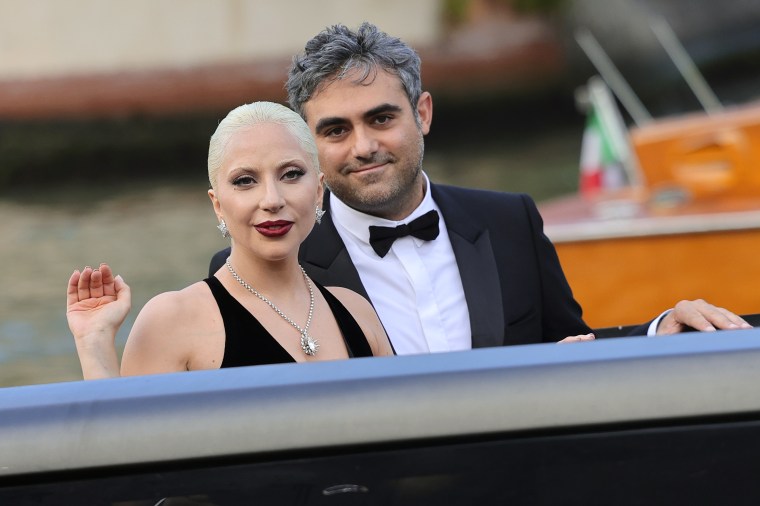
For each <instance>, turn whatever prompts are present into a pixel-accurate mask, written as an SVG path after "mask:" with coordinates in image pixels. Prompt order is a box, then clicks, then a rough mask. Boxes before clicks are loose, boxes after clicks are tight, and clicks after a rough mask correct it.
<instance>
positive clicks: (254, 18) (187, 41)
mask: <svg viewBox="0 0 760 506" xmlns="http://www.w3.org/2000/svg"><path fill="white" fill-rule="evenodd" d="M441 5H442V2H440V1H439V0H414V1H407V0H349V1H346V0H319V1H311V0H278V1H269V0H65V1H60V0H3V2H2V3H0V80H3V79H5V80H7V79H30V78H32V79H34V78H46V77H57V76H63V75H71V74H91V73H113V72H122V71H135V70H150V69H156V68H164V69H165V68H187V67H195V66H199V65H206V64H217V63H237V62H241V61H247V60H251V59H262V58H273V57H275V58H276V57H283V56H290V55H292V54H295V53H296V52H297V51H299V50H300V49H302V48H303V43H304V41H305V40H307V39H308V37H310V36H311V35H314V34H316V33H317V32H318V31H319V30H321V29H322V28H324V27H325V26H327V25H329V24H334V23H338V22H341V23H345V24H347V25H349V26H352V27H354V26H358V25H359V24H360V23H361V22H362V21H364V20H367V21H372V22H373V23H375V24H377V25H378V26H380V27H381V28H383V29H384V30H385V31H387V32H389V33H392V34H394V35H396V36H399V37H401V38H402V39H404V40H406V41H407V42H409V43H410V44H412V45H429V44H431V43H433V41H434V40H435V39H436V37H438V35H439V29H440V26H441V23H440V9H441Z"/></svg>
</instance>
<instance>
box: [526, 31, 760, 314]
mask: <svg viewBox="0 0 760 506" xmlns="http://www.w3.org/2000/svg"><path fill="white" fill-rule="evenodd" d="M653 29H655V30H656V32H655V33H658V32H661V33H660V35H659V36H658V38H660V40H661V42H663V45H664V46H665V47H666V48H669V50H668V53H669V54H670V55H671V56H672V57H673V58H674V61H676V62H680V63H677V65H678V66H679V69H682V72H683V73H684V76H687V77H688V80H689V81H690V82H689V84H690V86H691V87H692V89H693V90H694V92H695V94H697V96H698V98H699V99H700V102H702V104H703V105H704V108H705V110H704V111H700V112H695V113H689V114H683V115H680V116H675V117H666V118H659V119H653V118H651V116H649V115H648V113H647V111H646V110H645V109H643V107H642V106H641V104H640V102H638V101H637V99H636V97H635V95H634V94H633V93H632V92H631V91H630V89H629V88H627V86H626V85H625V83H624V81H622V79H621V77H620V75H619V73H617V72H616V69H615V68H614V66H612V65H611V62H609V61H607V60H606V59H605V58H604V54H603V52H601V49H600V47H599V46H598V44H597V43H596V42H595V40H594V39H593V38H590V34H588V33H586V32H581V35H579V37H578V39H579V42H580V43H581V45H582V46H583V47H584V50H586V53H587V54H588V55H589V57H590V58H591V59H592V61H593V62H594V64H595V66H596V67H597V69H599V70H600V76H594V77H592V78H591V79H590V80H589V82H588V85H587V86H586V88H585V90H584V91H585V93H584V95H583V96H582V98H581V101H582V102H585V104H586V106H587V109H588V110H589V114H594V115H596V117H595V121H596V122H597V125H601V127H602V132H603V134H604V135H606V136H607V138H606V139H605V140H604V142H606V143H607V144H608V145H607V149H608V150H611V151H614V152H615V154H616V156H615V157H614V158H615V161H614V163H612V164H609V165H608V166H606V167H601V168H600V170H599V171H597V172H595V173H594V172H593V171H592V172H591V176H590V177H589V176H588V174H586V175H585V176H582V179H581V185H580V186H581V189H583V190H585V191H582V192H579V193H578V194H576V195H570V196H565V197H560V198H557V199H553V200H550V201H547V202H543V203H541V205H540V211H541V214H542V216H543V218H544V225H545V229H544V230H545V233H546V235H547V236H548V237H549V238H550V239H551V241H552V242H553V243H554V245H555V247H556V250H557V254H558V256H559V258H560V262H561V264H562V267H563V270H564V272H565V275H566V276H567V279H568V281H569V283H570V286H571V287H572V289H573V293H574V295H575V297H576V299H577V300H578V301H579V303H580V304H581V305H582V307H583V308H584V318H585V319H586V321H587V322H588V323H589V325H590V326H591V327H611V326H620V325H630V324H634V323H637V322H639V323H640V322H643V321H647V320H649V319H651V318H652V317H654V316H656V315H657V314H659V312H660V311H662V310H663V309H666V308H669V307H672V306H673V305H674V304H675V303H676V302H677V301H679V300H682V299H688V300H693V299H698V298H702V299H705V300H707V301H709V302H710V303H712V304H715V305H716V306H719V307H725V308H727V309H729V310H731V311H732V312H734V313H737V314H742V313H756V312H757V311H758V308H759V307H760V297H759V296H758V295H757V294H756V292H755V287H756V286H757V283H758V282H760V262H757V260H756V256H755V255H756V253H755V252H756V251H757V250H758V249H760V102H751V103H746V104H742V105H739V106H734V107H723V106H722V105H721V104H720V103H719V101H718V100H717V98H716V97H714V95H713V94H712V93H711V91H710V90H709V87H707V85H706V83H704V82H703V81H702V80H700V78H701V76H699V75H698V73H696V70H695V68H693V67H690V66H689V60H688V58H687V55H684V52H683V50H682V48H681V47H680V46H679V45H678V44H677V41H676V40H675V39H674V37H673V36H672V34H669V32H668V31H667V25H663V24H661V23H660V24H656V25H653ZM613 92H614V93H613ZM615 98H618V99H619V101H620V102H621V103H622V104H623V106H624V107H625V108H626V109H627V110H628V112H630V113H631V114H630V115H631V117H633V119H634V122H635V124H634V125H632V126H631V127H627V126H626V125H625V124H624V122H623V120H622V117H621V114H620V112H619V110H618V109H617V102H616V101H615ZM585 142H586V141H585V140H584V143H585ZM597 142H599V140H598V139H597ZM598 168H599V167H598ZM581 170H582V174H583V168H582V169H581ZM583 177H586V179H585V180H584V179H583ZM603 177H607V183H609V182H610V181H612V184H605V181H602V178H603ZM584 185H585V187H584ZM595 185H596V187H594V186H595Z"/></svg>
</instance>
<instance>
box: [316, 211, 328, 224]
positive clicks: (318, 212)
mask: <svg viewBox="0 0 760 506" xmlns="http://www.w3.org/2000/svg"><path fill="white" fill-rule="evenodd" d="M326 212H327V211H323V210H322V209H320V208H319V206H317V225H319V224H321V223H322V216H324V215H325V213H326Z"/></svg>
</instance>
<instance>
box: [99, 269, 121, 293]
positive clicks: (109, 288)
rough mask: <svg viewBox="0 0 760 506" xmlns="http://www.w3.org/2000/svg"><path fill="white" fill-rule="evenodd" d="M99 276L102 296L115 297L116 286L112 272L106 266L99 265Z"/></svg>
mask: <svg viewBox="0 0 760 506" xmlns="http://www.w3.org/2000/svg"><path fill="white" fill-rule="evenodd" d="M99 270H100V274H101V276H102V280H103V294H104V295H116V291H117V290H116V285H115V280H114V277H113V271H112V270H111V267H109V266H108V264H105V263H104V264H100V269H99Z"/></svg>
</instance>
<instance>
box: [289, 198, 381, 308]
mask: <svg viewBox="0 0 760 506" xmlns="http://www.w3.org/2000/svg"><path fill="white" fill-rule="evenodd" d="M323 202H324V206H323V208H324V210H325V211H326V213H325V215H324V216H323V217H322V223H321V224H319V225H314V229H313V230H312V231H311V233H310V234H309V236H308V237H307V238H306V240H305V241H304V242H303V243H302V244H301V248H300V250H299V252H298V257H299V260H300V261H301V265H303V268H304V269H305V270H306V273H307V274H308V275H309V276H310V277H311V278H312V279H314V280H315V281H317V282H318V283H320V284H322V285H323V286H342V287H345V288H348V289H350V290H353V291H355V292H357V293H360V294H361V295H363V296H364V297H365V298H366V299H369V296H368V295H367V290H365V289H364V285H363V284H362V281H361V278H360V277H359V272H358V271H357V270H356V267H355V266H354V263H353V262H352V261H351V257H350V256H349V254H348V250H346V245H345V244H343V239H341V238H340V235H339V234H338V231H337V230H336V229H335V223H333V221H332V216H331V215H330V204H329V202H330V194H329V192H327V191H326V192H325V196H324V199H323Z"/></svg>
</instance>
